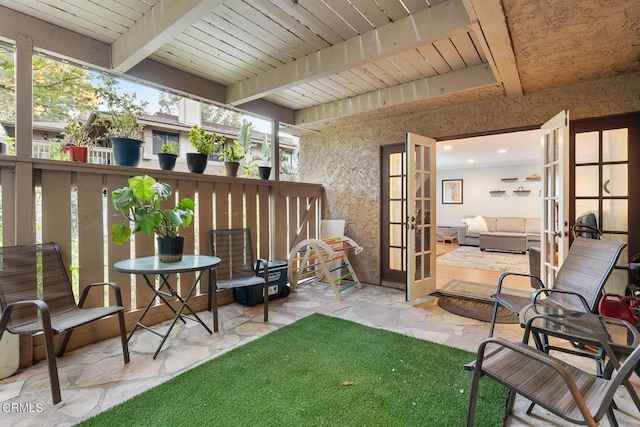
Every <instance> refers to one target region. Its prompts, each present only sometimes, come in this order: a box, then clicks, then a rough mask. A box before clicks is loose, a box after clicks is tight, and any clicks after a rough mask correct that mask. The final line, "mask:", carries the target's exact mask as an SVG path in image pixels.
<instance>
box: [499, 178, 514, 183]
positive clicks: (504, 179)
mask: <svg viewBox="0 0 640 427" xmlns="http://www.w3.org/2000/svg"><path fill="white" fill-rule="evenodd" d="M500 179H501V180H502V181H505V182H506V181H517V180H518V178H500Z"/></svg>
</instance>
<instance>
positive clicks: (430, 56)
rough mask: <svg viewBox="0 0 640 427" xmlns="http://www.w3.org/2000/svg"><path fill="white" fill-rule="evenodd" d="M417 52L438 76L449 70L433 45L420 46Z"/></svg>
mask: <svg viewBox="0 0 640 427" xmlns="http://www.w3.org/2000/svg"><path fill="white" fill-rule="evenodd" d="M418 52H420V54H421V55H422V56H423V57H424V59H425V60H427V62H429V64H430V65H431V66H432V67H433V68H434V69H435V70H436V71H437V72H438V74H446V73H448V72H450V71H452V70H451V67H450V66H449V64H447V61H445V60H444V58H443V57H442V55H441V54H440V52H438V50H437V49H436V48H435V46H434V45H433V44H428V45H425V46H420V47H419V48H418Z"/></svg>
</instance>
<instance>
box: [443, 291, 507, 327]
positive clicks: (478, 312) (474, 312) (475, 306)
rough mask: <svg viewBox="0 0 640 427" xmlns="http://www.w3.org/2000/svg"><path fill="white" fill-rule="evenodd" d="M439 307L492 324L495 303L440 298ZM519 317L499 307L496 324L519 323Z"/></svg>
mask: <svg viewBox="0 0 640 427" xmlns="http://www.w3.org/2000/svg"><path fill="white" fill-rule="evenodd" d="M438 305H439V306H440V307H442V308H443V309H444V310H447V311H448V312H449V313H453V314H457V315H458V316H463V317H468V318H470V319H476V320H480V321H482V322H491V316H492V314H493V303H492V302H485V301H476V300H470V299H464V298H456V297H438ZM518 322H519V320H518V316H516V315H515V314H514V313H513V311H511V310H509V309H507V308H504V307H498V315H497V316H496V323H518Z"/></svg>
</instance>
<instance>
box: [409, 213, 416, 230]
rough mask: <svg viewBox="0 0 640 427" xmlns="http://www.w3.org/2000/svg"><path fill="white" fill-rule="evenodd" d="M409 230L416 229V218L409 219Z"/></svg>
mask: <svg viewBox="0 0 640 427" xmlns="http://www.w3.org/2000/svg"><path fill="white" fill-rule="evenodd" d="M407 228H411V229H412V230H413V229H414V228H416V217H415V216H412V217H407Z"/></svg>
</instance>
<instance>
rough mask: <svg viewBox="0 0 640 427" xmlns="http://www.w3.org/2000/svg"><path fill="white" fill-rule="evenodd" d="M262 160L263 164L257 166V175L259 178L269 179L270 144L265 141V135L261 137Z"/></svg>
mask: <svg viewBox="0 0 640 427" xmlns="http://www.w3.org/2000/svg"><path fill="white" fill-rule="evenodd" d="M262 162H263V165H261V166H258V176H259V177H260V179H269V176H270V175H271V146H270V145H269V143H268V142H267V135H264V136H263V138H262Z"/></svg>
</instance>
